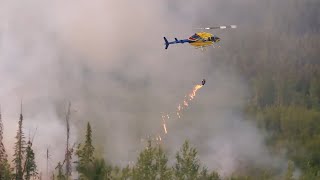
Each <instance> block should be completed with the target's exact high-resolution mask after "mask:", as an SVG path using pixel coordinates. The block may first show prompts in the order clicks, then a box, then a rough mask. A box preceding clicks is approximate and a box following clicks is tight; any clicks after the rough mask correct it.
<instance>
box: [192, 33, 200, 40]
mask: <svg viewBox="0 0 320 180" xmlns="http://www.w3.org/2000/svg"><path fill="white" fill-rule="evenodd" d="M191 38H194V39H199V38H200V36H199V35H198V34H194V35H193V36H191Z"/></svg>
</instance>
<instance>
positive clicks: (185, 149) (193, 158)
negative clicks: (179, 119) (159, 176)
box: [174, 141, 200, 180]
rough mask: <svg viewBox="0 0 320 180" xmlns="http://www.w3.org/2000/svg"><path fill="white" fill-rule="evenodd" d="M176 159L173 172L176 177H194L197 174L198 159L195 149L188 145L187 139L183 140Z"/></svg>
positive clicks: (181, 178)
mask: <svg viewBox="0 0 320 180" xmlns="http://www.w3.org/2000/svg"><path fill="white" fill-rule="evenodd" d="M176 160H177V162H176V164H175V166H174V173H175V177H176V178H177V179H180V180H185V179H196V178H197V177H198V176H199V168H200V161H199V159H198V157H197V150H196V149H195V148H193V147H190V144H189V142H188V141H185V142H184V144H183V146H182V148H181V149H180V152H178V153H177V155H176Z"/></svg>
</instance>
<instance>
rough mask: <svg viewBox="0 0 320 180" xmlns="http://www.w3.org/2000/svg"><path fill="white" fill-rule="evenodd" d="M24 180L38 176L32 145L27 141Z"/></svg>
mask: <svg viewBox="0 0 320 180" xmlns="http://www.w3.org/2000/svg"><path fill="white" fill-rule="evenodd" d="M24 172H25V176H24V179H25V180H30V178H31V177H36V176H37V175H38V172H37V165H36V162H35V156H34V152H33V150H32V143H31V141H30V140H29V141H28V146H27V149H26V161H25V170H24Z"/></svg>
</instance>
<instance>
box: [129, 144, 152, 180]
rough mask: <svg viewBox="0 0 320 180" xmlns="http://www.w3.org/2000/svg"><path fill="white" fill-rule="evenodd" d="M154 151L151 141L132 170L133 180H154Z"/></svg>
mask: <svg viewBox="0 0 320 180" xmlns="http://www.w3.org/2000/svg"><path fill="white" fill-rule="evenodd" d="M154 155H155V149H154V148H153V147H152V146H151V141H148V145H147V147H146V149H145V150H144V151H142V152H141V153H140V155H139V157H138V161H137V163H136V166H135V168H134V169H133V179H134V180H140V179H155V178H156V166H155V160H154V159H155V156H154Z"/></svg>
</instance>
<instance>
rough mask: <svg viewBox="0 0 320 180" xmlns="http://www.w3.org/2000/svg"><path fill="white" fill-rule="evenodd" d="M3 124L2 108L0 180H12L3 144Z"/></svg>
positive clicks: (0, 120) (0, 122)
mask: <svg viewBox="0 0 320 180" xmlns="http://www.w3.org/2000/svg"><path fill="white" fill-rule="evenodd" d="M2 141H3V124H2V119H1V107H0V180H2V179H5V180H7V179H11V170H10V165H9V163H8V159H7V153H6V150H5V148H4V144H3V142H2Z"/></svg>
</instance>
